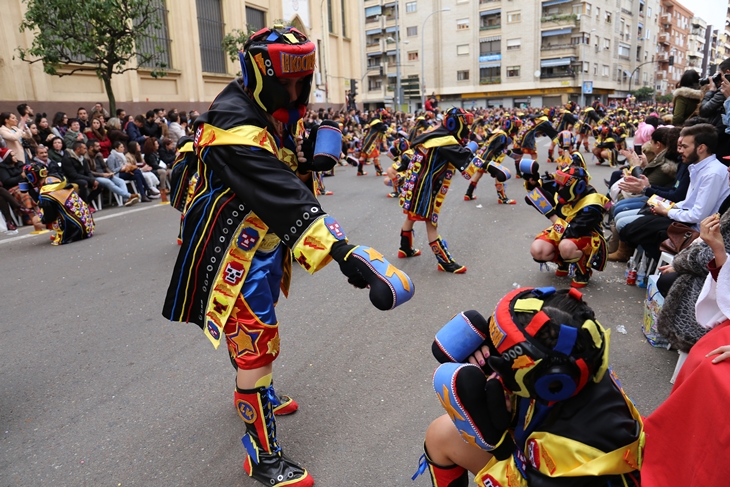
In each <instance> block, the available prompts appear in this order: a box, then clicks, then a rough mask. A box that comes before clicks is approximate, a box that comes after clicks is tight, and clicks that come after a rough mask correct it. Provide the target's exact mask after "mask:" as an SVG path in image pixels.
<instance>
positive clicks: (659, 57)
mask: <svg viewBox="0 0 730 487" xmlns="http://www.w3.org/2000/svg"><path fill="white" fill-rule="evenodd" d="M656 59H657V61H659V62H660V63H666V62H667V61H669V53H668V52H660V53H659V54H657V56H656Z"/></svg>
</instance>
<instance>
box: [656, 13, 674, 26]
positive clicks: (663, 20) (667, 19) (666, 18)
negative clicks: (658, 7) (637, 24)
mask: <svg viewBox="0 0 730 487" xmlns="http://www.w3.org/2000/svg"><path fill="white" fill-rule="evenodd" d="M659 23H660V24H671V23H672V16H671V15H670V14H661V15H660V16H659Z"/></svg>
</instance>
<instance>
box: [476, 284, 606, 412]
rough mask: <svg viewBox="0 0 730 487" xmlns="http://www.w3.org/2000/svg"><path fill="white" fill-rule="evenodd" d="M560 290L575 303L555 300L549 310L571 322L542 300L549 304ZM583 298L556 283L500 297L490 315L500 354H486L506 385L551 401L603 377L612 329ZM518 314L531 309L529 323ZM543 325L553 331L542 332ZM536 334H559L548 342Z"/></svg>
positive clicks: (514, 390) (560, 293)
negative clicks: (571, 310) (560, 305)
mask: <svg viewBox="0 0 730 487" xmlns="http://www.w3.org/2000/svg"><path fill="white" fill-rule="evenodd" d="M551 296H554V298H551ZM561 296H563V299H564V300H566V301H563V302H567V303H571V304H572V305H575V306H574V309H575V312H574V313H572V314H570V313H568V312H567V311H565V310H564V309H561V308H558V307H556V306H551V308H552V309H554V310H557V311H555V312H551V315H553V316H556V315H563V316H566V317H567V316H569V319H566V321H567V323H559V322H557V321H555V318H551V317H550V316H549V315H548V313H546V312H545V310H543V306H544V305H545V306H550V304H549V301H552V302H555V300H556V299H559V298H560V297H561ZM572 300H575V301H577V302H572ZM582 301H583V295H582V294H581V293H580V292H579V291H578V290H576V289H570V290H561V291H556V290H555V288H553V287H544V288H521V289H516V290H514V291H512V292H510V293H509V294H507V295H506V296H505V297H503V298H502V300H501V301H500V302H499V304H497V307H496V309H495V310H494V314H493V315H492V317H491V319H490V321H489V333H490V337H491V341H492V343H493V344H494V346H495V348H496V349H497V351H498V352H499V355H495V356H492V357H489V359H488V360H489V365H490V367H491V368H492V369H493V370H494V371H495V372H497V373H498V374H499V376H500V378H501V380H502V383H503V384H504V386H505V387H506V388H507V389H509V390H510V391H512V392H514V393H515V394H516V395H518V396H521V397H529V398H532V399H537V400H539V401H543V402H548V403H550V402H555V401H564V400H566V399H568V398H570V397H572V396H574V395H576V394H578V393H579V392H580V391H581V390H582V389H583V388H584V387H585V386H586V384H587V383H588V382H589V381H590V380H592V381H594V382H599V381H600V380H601V379H602V378H603V375H604V374H605V372H606V369H607V368H608V348H609V336H610V333H609V332H608V331H606V330H605V329H604V328H603V327H602V326H601V324H600V323H598V321H596V320H595V319H594V315H593V311H592V310H591V309H590V308H588V307H587V306H585V304H584V303H582ZM546 302H547V303H548V304H546ZM558 311H561V312H560V313H559V312H558ZM518 314H520V315H522V314H528V315H531V318H530V321H529V323H528V324H527V325H523V324H522V323H521V322H520V318H519V317H518ZM545 326H547V327H548V328H549V330H547V331H549V332H548V333H545V332H542V333H541V330H542V329H543V327H545ZM538 335H540V336H541V337H543V336H552V337H555V336H557V338H553V339H552V340H554V341H555V344H554V345H553V346H552V347H549V346H548V345H546V344H545V342H546V341H547V340H545V339H541V340H538V338H536V337H537V336H538Z"/></svg>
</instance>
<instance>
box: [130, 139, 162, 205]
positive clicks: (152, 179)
mask: <svg viewBox="0 0 730 487" xmlns="http://www.w3.org/2000/svg"><path fill="white" fill-rule="evenodd" d="M125 157H126V158H127V163H128V164H130V165H134V166H135V167H136V168H137V169H138V170H139V171H141V172H142V176H144V179H145V183H146V186H147V188H148V192H147V196H149V197H150V198H159V197H160V192H159V191H158V190H157V185H158V184H160V180H159V179H157V176H155V175H154V173H153V172H152V168H151V167H150V166H148V165H147V164H146V163H145V162H144V159H143V158H142V151H140V150H139V144H138V143H137V142H135V141H133V140H131V141H129V144H128V145H127V155H126V156H125Z"/></svg>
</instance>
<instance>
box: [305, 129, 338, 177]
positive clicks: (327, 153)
mask: <svg viewBox="0 0 730 487" xmlns="http://www.w3.org/2000/svg"><path fill="white" fill-rule="evenodd" d="M320 130H322V133H321V135H320V139H321V140H320V143H319V144H317V134H318V133H319V131H320ZM341 151H342V132H341V131H340V126H339V125H338V124H337V122H333V121H332V120H324V121H323V122H322V123H321V124H320V125H319V126H317V127H314V128H313V129H312V131H311V132H309V137H307V138H306V139H305V140H303V141H302V152H303V153H304V158H305V159H306V160H307V161H306V162H300V163H299V166H298V167H297V171H298V172H299V173H301V174H306V173H308V172H312V171H316V172H319V171H329V170H330V169H332V168H333V167H335V164H337V163H338V162H339V160H340V152H341Z"/></svg>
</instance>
